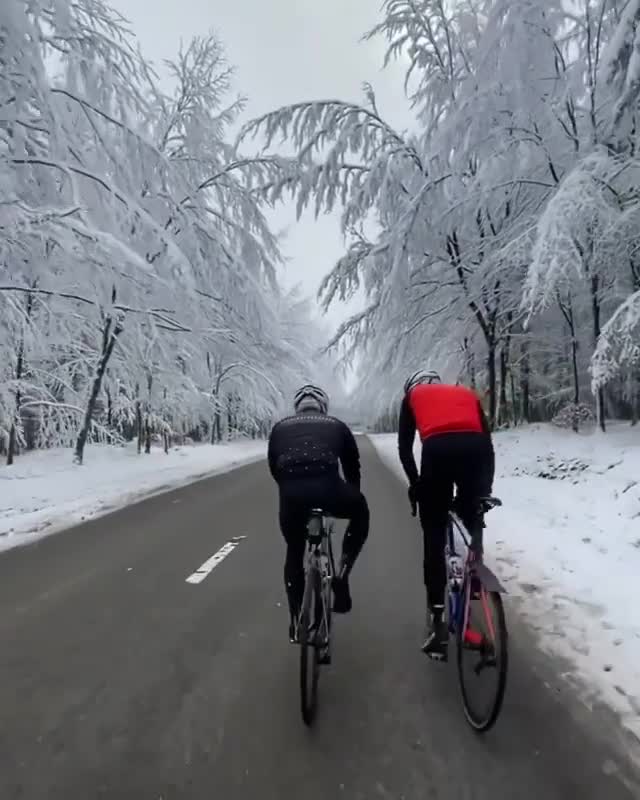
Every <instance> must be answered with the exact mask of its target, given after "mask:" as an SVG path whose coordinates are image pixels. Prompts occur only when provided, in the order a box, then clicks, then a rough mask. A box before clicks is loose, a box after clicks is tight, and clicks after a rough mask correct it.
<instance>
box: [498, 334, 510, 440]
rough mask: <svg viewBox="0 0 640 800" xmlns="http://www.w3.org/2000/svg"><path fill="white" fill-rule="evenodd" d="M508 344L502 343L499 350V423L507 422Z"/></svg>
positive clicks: (506, 423)
mask: <svg viewBox="0 0 640 800" xmlns="http://www.w3.org/2000/svg"><path fill="white" fill-rule="evenodd" d="M507 348H508V345H506V344H505V345H503V347H502V348H501V350H500V419H499V423H500V424H501V425H508V424H509V403H508V401H507V376H508V371H509V367H508V363H507V359H508V357H509V356H508V349H507Z"/></svg>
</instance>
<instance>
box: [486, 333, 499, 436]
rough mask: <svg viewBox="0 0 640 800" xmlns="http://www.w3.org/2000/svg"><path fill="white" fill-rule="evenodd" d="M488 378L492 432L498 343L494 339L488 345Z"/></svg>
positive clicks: (494, 414) (492, 427)
mask: <svg viewBox="0 0 640 800" xmlns="http://www.w3.org/2000/svg"><path fill="white" fill-rule="evenodd" d="M487 376H488V381H489V426H490V428H491V430H493V429H494V428H495V424H496V406H497V404H496V400H497V397H496V388H497V387H496V343H495V341H494V340H493V339H491V340H490V342H489V343H488V350H487Z"/></svg>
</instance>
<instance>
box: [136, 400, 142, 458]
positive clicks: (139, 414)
mask: <svg viewBox="0 0 640 800" xmlns="http://www.w3.org/2000/svg"><path fill="white" fill-rule="evenodd" d="M136 437H137V439H138V443H137V446H138V455H140V453H142V406H141V405H140V400H136Z"/></svg>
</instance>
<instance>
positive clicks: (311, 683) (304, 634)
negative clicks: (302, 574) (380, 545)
mask: <svg viewBox="0 0 640 800" xmlns="http://www.w3.org/2000/svg"><path fill="white" fill-rule="evenodd" d="M319 590H320V575H319V574H318V571H317V570H316V569H315V568H313V569H312V570H311V571H310V572H309V573H308V575H307V580H306V583H305V587H304V595H303V599H302V609H301V611H300V622H299V625H298V641H299V643H300V707H301V711H302V719H303V720H304V723H305V725H311V724H312V723H313V721H314V719H315V715H316V710H317V707H318V678H319V674H320V665H319V663H318V651H317V648H316V646H315V643H314V642H313V640H310V638H309V629H310V628H311V624H312V622H313V621H314V620H315V614H316V611H315V609H316V603H317V601H318V597H319V594H318V593H319Z"/></svg>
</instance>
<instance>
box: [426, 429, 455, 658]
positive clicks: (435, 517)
mask: <svg viewBox="0 0 640 800" xmlns="http://www.w3.org/2000/svg"><path fill="white" fill-rule="evenodd" d="M452 495H453V480H452V477H451V471H450V462H449V457H448V445H447V440H446V438H445V437H439V436H436V437H433V438H432V439H427V440H426V441H425V442H424V444H423V448H422V460H421V470H420V484H419V497H418V501H419V503H418V505H419V511H420V524H421V525H422V531H423V536H424V561H423V569H424V583H425V588H426V592H427V628H428V632H427V638H426V640H425V642H424V644H423V646H422V650H423V652H424V653H426V654H427V655H428V656H430V657H431V658H437V659H443V658H446V655H447V643H448V639H449V632H448V628H447V625H446V622H445V620H444V602H445V588H446V581H447V569H446V564H445V557H444V551H445V544H446V538H447V515H448V511H449V507H450V505H451V498H452Z"/></svg>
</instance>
